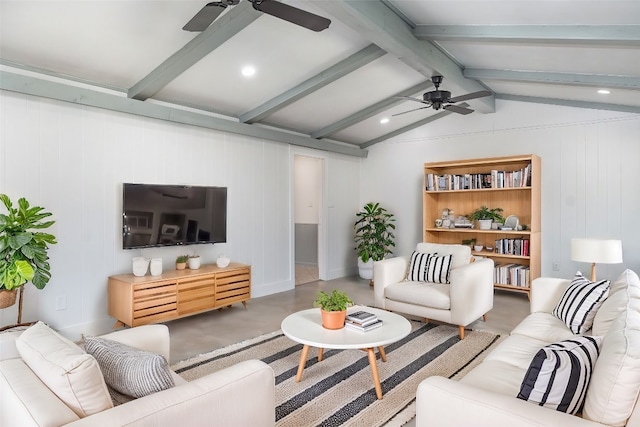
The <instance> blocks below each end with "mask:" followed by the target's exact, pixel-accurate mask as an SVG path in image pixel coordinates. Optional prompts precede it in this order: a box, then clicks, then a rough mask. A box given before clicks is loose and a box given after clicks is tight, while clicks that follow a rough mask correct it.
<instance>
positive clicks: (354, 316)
mask: <svg viewBox="0 0 640 427" xmlns="http://www.w3.org/2000/svg"><path fill="white" fill-rule="evenodd" d="M344 326H345V327H347V328H350V329H355V330H358V331H362V332H366V331H370V330H372V329H376V328H379V327H380V326H382V320H380V319H378V316H376V315H375V314H373V313H370V312H368V311H363V310H360V311H354V312H353V313H347V318H346V319H345V321H344Z"/></svg>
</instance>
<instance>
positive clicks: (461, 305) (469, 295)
mask: <svg viewBox="0 0 640 427" xmlns="http://www.w3.org/2000/svg"><path fill="white" fill-rule="evenodd" d="M449 282H450V288H449V293H450V299H451V321H452V323H455V324H457V325H467V324H469V323H470V322H472V321H473V320H475V319H477V318H478V317H480V316H482V315H483V314H486V313H487V312H488V311H489V310H491V309H492V308H493V260H491V259H489V258H481V259H477V260H476V261H475V262H472V263H469V264H466V265H463V266H461V267H457V268H453V269H451V273H450V274H449Z"/></svg>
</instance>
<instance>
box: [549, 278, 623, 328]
mask: <svg viewBox="0 0 640 427" xmlns="http://www.w3.org/2000/svg"><path fill="white" fill-rule="evenodd" d="M609 285H610V282H609V280H600V281H598V282H591V281H590V280H589V279H587V278H586V277H583V276H582V273H580V272H579V271H578V272H577V273H576V276H575V277H574V279H573V280H572V281H571V283H570V284H569V287H568V288H567V289H566V290H565V291H564V293H563V294H562V297H561V298H560V300H559V301H558V303H557V304H556V306H555V308H554V309H553V311H552V312H551V314H553V315H554V316H556V317H557V318H558V319H560V320H562V321H563V322H564V323H565V324H566V325H567V327H568V328H569V329H570V330H571V332H573V333H574V334H584V333H585V332H587V331H588V330H589V329H591V325H592V324H593V318H594V317H595V315H596V313H597V311H598V308H600V306H601V305H602V303H603V302H604V300H605V299H606V298H607V296H608V295H609Z"/></svg>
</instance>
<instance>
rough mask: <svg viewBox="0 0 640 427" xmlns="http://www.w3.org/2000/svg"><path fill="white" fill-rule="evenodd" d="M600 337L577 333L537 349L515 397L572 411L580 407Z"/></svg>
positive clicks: (598, 352)
mask: <svg viewBox="0 0 640 427" xmlns="http://www.w3.org/2000/svg"><path fill="white" fill-rule="evenodd" d="M601 341H602V338H601V337H588V336H576V337H574V338H572V339H569V340H565V341H560V342H558V343H554V344H549V345H547V346H545V347H543V348H542V349H540V350H539V351H538V352H537V353H536V355H535V357H534V358H533V360H532V361H531V364H530V365H529V369H527V373H526V374H525V376H524V380H522V384H521V385H520V392H519V393H518V399H522V400H527V401H529V402H534V403H537V404H538V405H539V406H545V407H547V408H551V409H555V410H556V411H560V412H566V413H569V414H575V413H577V412H578V411H580V410H581V409H582V405H583V404H584V399H585V396H586V394H587V387H588V386H589V380H590V379H591V373H592V371H593V367H594V365H595V363H596V359H597V358H598V355H599V354H600V343H601Z"/></svg>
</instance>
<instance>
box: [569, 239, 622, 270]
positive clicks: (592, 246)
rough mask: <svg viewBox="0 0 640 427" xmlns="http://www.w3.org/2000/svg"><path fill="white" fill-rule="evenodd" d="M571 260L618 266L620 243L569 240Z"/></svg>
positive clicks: (619, 241)
mask: <svg viewBox="0 0 640 427" xmlns="http://www.w3.org/2000/svg"><path fill="white" fill-rule="evenodd" d="M571 259H572V260H573V261H579V262H591V263H598V264H619V263H621V262H622V241H621V240H601V239H571Z"/></svg>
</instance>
